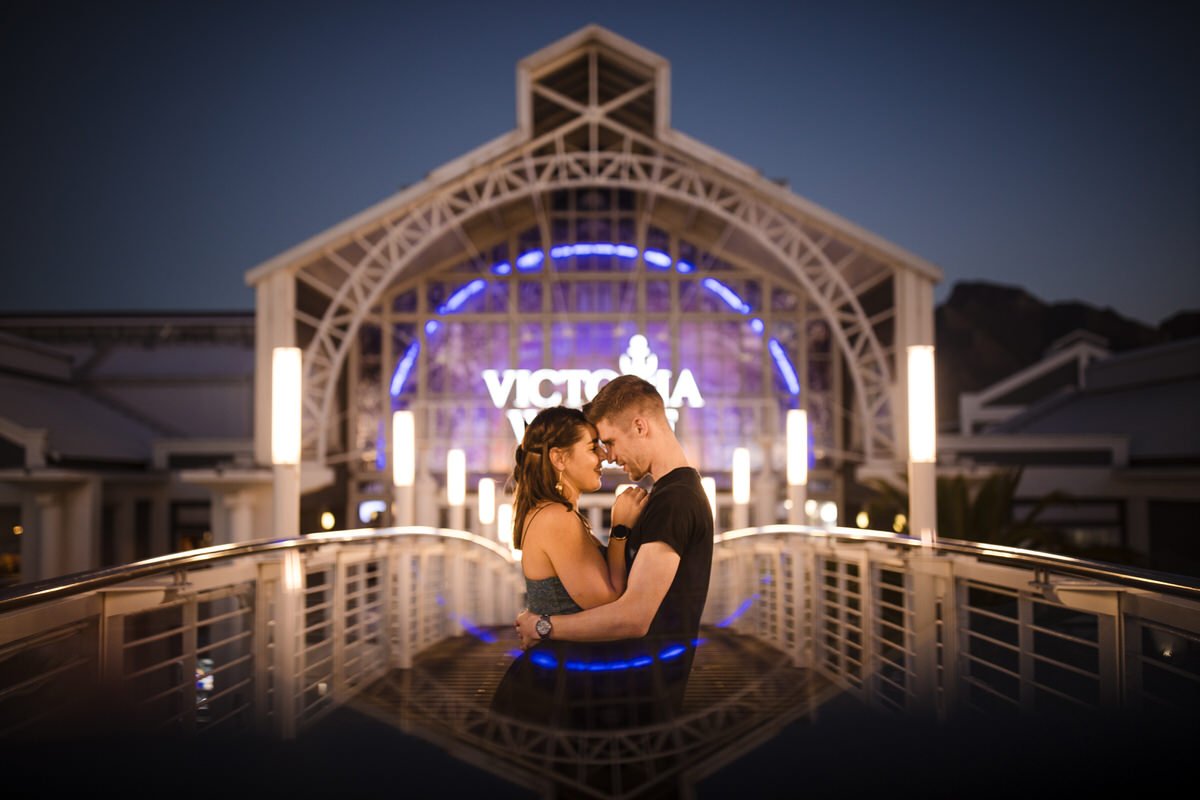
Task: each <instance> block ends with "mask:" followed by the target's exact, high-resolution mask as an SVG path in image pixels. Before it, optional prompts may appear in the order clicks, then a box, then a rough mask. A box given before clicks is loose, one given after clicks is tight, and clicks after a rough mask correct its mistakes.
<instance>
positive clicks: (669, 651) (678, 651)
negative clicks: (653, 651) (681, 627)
mask: <svg viewBox="0 0 1200 800" xmlns="http://www.w3.org/2000/svg"><path fill="white" fill-rule="evenodd" d="M686 652H687V648H686V647H684V646H683V645H681V644H677V645H675V646H674V647H667V648H664V649H663V651H662V652H661V653H659V654H658V657H659V659H660V660H662V661H669V660H671V659H672V658H679V657H680V656H681V655H683V654H684V653H686Z"/></svg>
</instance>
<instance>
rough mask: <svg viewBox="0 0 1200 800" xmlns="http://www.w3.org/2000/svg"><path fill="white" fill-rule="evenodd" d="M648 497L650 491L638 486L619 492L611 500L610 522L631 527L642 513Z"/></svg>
mask: <svg viewBox="0 0 1200 800" xmlns="http://www.w3.org/2000/svg"><path fill="white" fill-rule="evenodd" d="M649 499H650V493H649V492H647V491H646V490H645V489H643V488H642V487H640V486H634V487H632V488H630V489H626V490H625V491H623V492H621V494H619V495H618V496H617V499H616V500H614V501H613V507H612V524H613V525H625V526H627V527H630V528H632V527H633V526H634V523H636V522H637V520H638V517H640V516H641V515H642V509H643V508H645V507H646V501H647V500H649Z"/></svg>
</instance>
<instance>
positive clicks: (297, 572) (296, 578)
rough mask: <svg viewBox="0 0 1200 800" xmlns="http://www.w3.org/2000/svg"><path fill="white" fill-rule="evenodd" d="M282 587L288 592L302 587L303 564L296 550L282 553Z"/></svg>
mask: <svg viewBox="0 0 1200 800" xmlns="http://www.w3.org/2000/svg"><path fill="white" fill-rule="evenodd" d="M283 588H284V589H287V590H288V591H289V592H295V591H299V590H301V589H303V588H304V566H303V565H302V564H301V563H300V553H299V552H297V551H296V550H288V551H286V552H284V554H283Z"/></svg>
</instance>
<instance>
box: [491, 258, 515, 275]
mask: <svg viewBox="0 0 1200 800" xmlns="http://www.w3.org/2000/svg"><path fill="white" fill-rule="evenodd" d="M510 272H512V264H510V263H508V262H507V261H501V262H500V263H499V264H493V265H492V274H493V275H507V274H508V273H510Z"/></svg>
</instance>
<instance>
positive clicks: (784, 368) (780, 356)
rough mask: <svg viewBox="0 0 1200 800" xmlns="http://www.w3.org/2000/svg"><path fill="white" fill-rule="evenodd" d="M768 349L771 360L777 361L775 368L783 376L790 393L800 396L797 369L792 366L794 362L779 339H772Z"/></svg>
mask: <svg viewBox="0 0 1200 800" xmlns="http://www.w3.org/2000/svg"><path fill="white" fill-rule="evenodd" d="M767 349H768V350H770V351H771V358H773V359H774V360H775V366H776V367H777V368H778V369H779V374H780V375H782V376H783V381H784V383H786V384H787V388H788V391H789V392H791V393H792V394H800V381H799V380H798V379H797V378H796V369H795V367H793V366H792V360H791V359H790V358H788V355H787V352H785V351H784V349H783V345H781V344H780V343H779V340H778V339H771V340H770V341H769V342H767Z"/></svg>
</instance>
